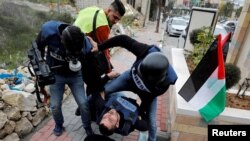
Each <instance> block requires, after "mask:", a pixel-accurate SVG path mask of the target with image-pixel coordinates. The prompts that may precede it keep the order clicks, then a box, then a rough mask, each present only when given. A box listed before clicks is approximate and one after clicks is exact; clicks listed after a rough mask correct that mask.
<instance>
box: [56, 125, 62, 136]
mask: <svg viewBox="0 0 250 141" xmlns="http://www.w3.org/2000/svg"><path fill="white" fill-rule="evenodd" d="M63 131H64V127H63V126H62V125H55V128H54V130H53V134H54V135H55V136H61V135H62V133H63Z"/></svg>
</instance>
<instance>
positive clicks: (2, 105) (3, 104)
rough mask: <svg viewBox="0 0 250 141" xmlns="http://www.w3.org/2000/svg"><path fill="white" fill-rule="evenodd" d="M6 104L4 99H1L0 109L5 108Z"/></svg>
mask: <svg viewBox="0 0 250 141" xmlns="http://www.w3.org/2000/svg"><path fill="white" fill-rule="evenodd" d="M0 93H1V92H0ZM4 106H5V103H4V102H3V101H0V110H3V109H4Z"/></svg>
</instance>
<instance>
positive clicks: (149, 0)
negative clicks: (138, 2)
mask: <svg viewBox="0 0 250 141" xmlns="http://www.w3.org/2000/svg"><path fill="white" fill-rule="evenodd" d="M150 2H151V0H148V1H147V7H146V15H145V18H144V21H143V27H145V24H146V20H147V18H148V15H149V10H150V8H149V7H150Z"/></svg>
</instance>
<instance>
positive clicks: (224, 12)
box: [219, 2, 234, 17]
mask: <svg viewBox="0 0 250 141" xmlns="http://www.w3.org/2000/svg"><path fill="white" fill-rule="evenodd" d="M233 6H234V5H233V4H232V3H230V2H227V3H226V4H223V5H222V6H221V7H220V9H219V15H220V16H223V17H231V15H232V12H233V10H234V7H233Z"/></svg>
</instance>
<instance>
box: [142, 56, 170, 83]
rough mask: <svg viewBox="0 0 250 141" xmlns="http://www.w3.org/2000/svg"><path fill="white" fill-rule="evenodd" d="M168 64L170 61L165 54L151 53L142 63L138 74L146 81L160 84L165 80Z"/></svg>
mask: <svg viewBox="0 0 250 141" xmlns="http://www.w3.org/2000/svg"><path fill="white" fill-rule="evenodd" d="M168 66H169V62H168V59H167V57H166V56H165V55H164V54H162V53H160V52H154V53H150V54H149V55H147V56H146V57H145V58H144V59H143V61H142V62H141V63H140V65H139V67H138V74H139V76H140V77H141V78H142V79H143V80H144V81H146V82H148V83H151V84H153V85H158V84H160V83H161V82H163V81H164V80H165V78H166V75H167V69H168Z"/></svg>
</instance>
